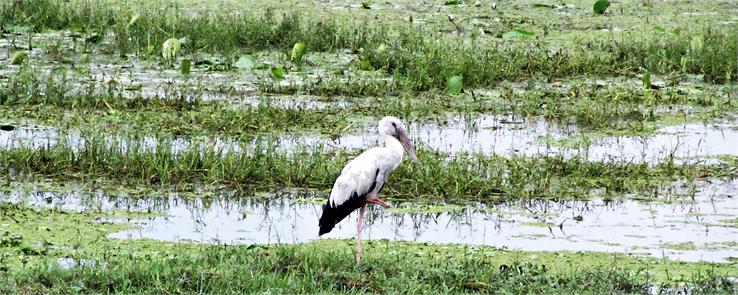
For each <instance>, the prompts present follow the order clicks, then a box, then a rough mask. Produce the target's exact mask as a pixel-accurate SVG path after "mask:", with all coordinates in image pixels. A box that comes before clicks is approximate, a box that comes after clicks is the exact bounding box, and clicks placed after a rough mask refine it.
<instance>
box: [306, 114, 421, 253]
mask: <svg viewBox="0 0 738 295" xmlns="http://www.w3.org/2000/svg"><path fill="white" fill-rule="evenodd" d="M377 129H378V130H379V135H381V136H382V139H384V147H375V148H372V149H369V150H367V151H364V152H363V153H361V155H359V156H358V157H356V158H354V159H353V160H351V161H350V162H349V163H348V164H346V167H344V168H343V170H341V175H339V176H338V178H337V179H336V182H335V183H334V184H333V189H332V190H331V196H330V198H329V199H328V202H327V203H326V204H325V205H323V214H322V215H321V216H320V220H319V222H318V225H319V226H320V231H319V232H318V235H319V236H322V235H323V234H326V233H328V232H330V231H331V230H332V229H333V227H334V226H336V224H337V223H338V222H340V221H341V220H343V219H344V218H346V216H348V215H349V214H351V212H353V211H354V210H356V209H359V217H358V218H357V219H356V262H357V263H358V262H361V221H362V219H364V209H365V207H366V204H367V203H372V204H377V205H380V206H382V207H384V208H389V204H387V203H386V202H385V201H383V200H382V199H380V198H379V197H377V194H378V193H379V191H381V190H382V187H383V186H384V182H385V181H386V180H387V177H389V175H390V173H392V171H393V170H395V168H397V166H399V165H400V163H401V162H402V156H403V155H404V151H407V153H408V155H410V158H412V159H413V161H415V162H416V163H418V157H417V155H416V154H415V148H414V147H413V144H412V143H411V142H410V138H408V137H407V134H406V133H405V126H404V125H403V124H402V122H401V121H400V120H399V119H397V118H395V117H384V118H382V120H380V121H379V125H378V126H377Z"/></svg>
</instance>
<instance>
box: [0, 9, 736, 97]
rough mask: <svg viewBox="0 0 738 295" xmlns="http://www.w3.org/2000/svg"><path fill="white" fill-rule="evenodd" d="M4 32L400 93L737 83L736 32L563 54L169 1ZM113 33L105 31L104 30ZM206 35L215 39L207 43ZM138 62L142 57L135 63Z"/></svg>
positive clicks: (31, 16) (620, 42)
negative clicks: (451, 85)
mask: <svg viewBox="0 0 738 295" xmlns="http://www.w3.org/2000/svg"><path fill="white" fill-rule="evenodd" d="M0 16H1V17H2V20H3V25H4V26H5V27H8V26H26V27H30V28H32V30H33V31H43V30H49V29H53V30H58V29H67V28H76V29H77V30H82V31H84V32H95V33H98V34H99V36H104V35H105V33H106V32H109V31H112V33H113V36H114V39H115V41H114V42H113V46H114V47H115V49H116V50H117V51H118V52H119V53H120V54H125V53H128V52H131V51H135V52H139V53H142V52H146V54H148V53H156V54H155V56H161V54H158V53H159V52H160V51H161V46H160V44H162V43H163V42H164V40H166V39H168V38H171V37H176V38H183V37H184V38H187V40H189V41H188V44H187V45H186V46H185V51H187V52H192V53H194V52H197V51H208V52H226V53H232V52H237V51H254V50H261V49H281V50H284V51H287V50H289V49H290V48H291V47H292V45H293V44H294V43H296V42H303V43H305V44H307V46H308V48H309V49H310V50H313V51H332V50H335V49H338V48H348V49H351V50H352V51H354V52H359V58H360V60H362V61H365V62H367V63H368V64H369V65H370V66H371V68H373V69H378V70H383V71H386V72H387V73H388V74H389V75H391V76H394V77H395V78H397V79H398V80H400V84H401V85H402V87H403V88H405V89H411V90H428V89H442V88H443V85H444V83H445V81H446V79H448V78H449V77H451V76H453V75H461V76H463V79H464V83H465V84H466V86H469V87H476V86H490V85H493V84H494V83H495V82H496V81H501V80H519V79H522V78H528V77H546V78H547V79H549V80H551V79H556V78H561V77H567V76H572V75H585V74H586V75H618V74H628V73H640V72H643V71H647V72H649V73H655V74H671V73H690V74H701V75H704V78H705V80H706V81H708V82H717V83H723V82H726V81H735V80H736V77H738V75H736V69H737V67H738V56H737V55H736V52H737V51H736V50H738V35H736V34H735V28H734V27H706V28H704V29H692V30H690V33H691V34H686V33H685V34H661V33H653V32H651V33H650V34H644V33H643V32H628V33H619V34H612V35H610V36H607V37H601V38H583V39H581V40H580V39H575V40H571V41H570V42H567V44H564V45H556V44H555V42H546V40H545V39H536V40H530V41H525V40H523V41H520V40H508V39H500V38H497V37H485V38H488V39H485V38H482V37H474V35H472V36H447V35H445V34H443V33H438V32H437V31H436V30H434V28H423V27H422V26H418V25H412V24H411V25H400V24H388V23H381V22H373V21H371V20H366V19H365V20H348V17H346V16H344V17H341V16H338V15H330V14H329V15H323V16H321V17H303V16H300V14H298V13H292V14H285V15H284V16H281V17H277V16H275V13H274V12H272V11H267V12H266V13H265V14H264V15H256V14H253V13H251V12H243V11H236V12H234V11H227V12H226V11H192V10H188V9H187V7H182V6H180V5H178V4H176V3H174V2H169V1H157V2H153V3H148V4H142V3H135V2H131V3H129V2H126V3H118V2H116V3H115V4H113V5H101V4H95V3H91V2H89V1H49V0H17V1H12V2H5V3H4V4H3V5H2V6H0ZM111 28H112V29H111ZM213 32H218V33H217V34H214V33H213ZM142 55H145V54H142Z"/></svg>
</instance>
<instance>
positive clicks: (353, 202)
mask: <svg viewBox="0 0 738 295" xmlns="http://www.w3.org/2000/svg"><path fill="white" fill-rule="evenodd" d="M378 175H379V169H377V173H376V174H375V175H374V182H373V183H372V186H371V187H369V190H367V192H371V191H372V190H374V188H375V187H376V186H377V176H378ZM365 198H366V194H363V195H359V194H358V193H356V192H354V194H353V195H352V196H351V197H350V198H349V199H348V200H347V201H346V202H343V204H341V205H339V206H336V207H335V208H333V207H332V206H331V201H330V200H328V201H327V202H326V203H325V205H323V214H321V215H320V220H318V225H319V226H320V231H318V236H322V235H324V234H327V233H329V232H330V231H331V230H333V228H334V227H335V226H336V224H338V223H339V222H341V220H343V219H344V218H346V216H349V214H351V212H354V210H356V209H359V208H361V206H364V204H366V199H365Z"/></svg>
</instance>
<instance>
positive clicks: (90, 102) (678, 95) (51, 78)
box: [0, 66, 738, 135]
mask: <svg viewBox="0 0 738 295" xmlns="http://www.w3.org/2000/svg"><path fill="white" fill-rule="evenodd" d="M66 73H67V72H66V71H63V70H59V69H57V70H54V71H51V72H49V73H44V72H43V71H41V70H39V69H37V68H35V67H32V66H28V67H24V68H22V69H21V70H20V71H19V72H17V73H15V74H13V75H11V76H10V77H9V78H8V79H7V81H6V82H5V83H4V84H5V87H3V88H2V89H0V106H7V108H3V109H2V110H0V114H2V115H4V116H5V117H8V118H13V119H32V120H34V121H35V122H37V123H44V124H49V125H57V126H58V125H61V126H68V127H83V129H84V127H86V126H90V125H94V126H100V125H103V126H107V127H108V128H117V129H125V130H136V131H143V132H157V133H169V134H175V135H197V134H208V133H209V134H212V133H218V134H221V135H247V134H251V133H254V132H284V131H298V130H310V131H319V132H321V133H324V134H331V135H336V134H339V133H341V131H342V130H343V131H345V130H348V127H349V125H350V124H351V123H356V122H350V121H351V120H350V119H348V117H352V118H353V119H354V120H358V121H360V120H361V119H360V118H361V117H364V116H367V117H371V116H376V114H382V115H395V116H398V117H402V118H405V119H407V120H414V119H427V118H429V117H439V118H445V117H446V116H447V115H448V114H449V113H464V114H478V113H485V114H511V113H512V114H516V115H523V116H543V117H544V118H545V119H547V120H550V121H553V122H557V123H562V124H576V125H577V126H579V127H581V128H582V129H585V130H588V131H602V132H629V133H636V134H649V133H652V132H654V131H655V130H656V127H657V124H656V122H659V121H668V120H669V119H670V118H672V117H673V113H670V112H665V111H664V107H675V108H681V107H684V106H689V107H691V108H692V110H691V111H690V112H689V114H687V113H682V114H683V116H682V120H681V121H682V123H684V122H689V121H710V120H713V119H716V118H720V117H722V116H725V115H726V114H729V113H732V112H735V111H736V110H738V105H737V104H736V100H735V99H733V98H732V97H731V94H730V93H731V92H730V90H729V89H721V88H719V87H717V86H714V85H713V86H705V87H704V88H705V89H699V90H698V89H694V88H690V87H666V88H662V89H659V90H655V89H649V90H642V89H637V87H630V86H629V84H627V83H626V84H623V85H615V86H608V87H602V86H601V85H596V84H592V83H591V81H588V80H585V81H579V80H574V81H571V82H570V83H569V84H568V85H565V86H564V87H549V86H546V83H545V82H541V83H536V82H535V81H529V82H528V84H527V85H528V86H526V87H523V86H515V85H503V86H500V87H497V88H495V89H494V91H493V94H490V93H480V94H474V93H473V92H472V93H469V94H465V95H447V94H445V93H443V92H439V91H427V92H423V93H420V94H416V93H412V92H402V94H400V95H398V96H378V97H359V98H341V97H323V98H321V99H322V100H326V101H331V100H333V99H337V100H339V101H341V102H343V103H344V106H342V107H340V108H338V107H332V108H301V107H287V106H282V105H279V104H275V103H272V102H271V101H270V97H269V96H268V95H263V96H262V95H260V98H259V101H258V102H259V103H258V106H252V105H251V103H250V102H247V103H239V102H238V101H239V100H240V99H242V96H243V95H244V94H241V93H237V94H232V95H228V94H224V95H225V96H226V97H225V99H221V100H206V99H205V98H206V97H207V95H210V94H212V93H210V92H207V91H195V90H193V91H182V90H178V86H173V89H169V88H167V89H165V91H164V94H163V95H162V94H153V95H151V96H144V95H143V94H142V93H134V92H130V91H128V90H127V89H128V88H129V85H123V84H117V83H114V84H100V83H98V82H94V81H93V82H81V83H82V84H81V85H80V82H77V81H76V80H75V78H70V77H69V76H67V74H66ZM93 80H94V79H93ZM508 84H509V83H508ZM344 86H345V87H348V88H350V89H353V88H351V87H354V86H356V85H344ZM380 88H381V87H380ZM380 88H372V89H375V90H371V91H380V90H379V89H380ZM296 94H297V95H299V94H300V93H296ZM321 95H325V93H321ZM231 101H233V102H231ZM93 122H94V123H93Z"/></svg>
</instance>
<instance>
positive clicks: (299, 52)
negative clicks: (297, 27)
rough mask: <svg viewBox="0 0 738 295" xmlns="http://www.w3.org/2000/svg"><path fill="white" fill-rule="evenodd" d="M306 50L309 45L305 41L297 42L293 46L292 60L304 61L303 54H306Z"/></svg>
mask: <svg viewBox="0 0 738 295" xmlns="http://www.w3.org/2000/svg"><path fill="white" fill-rule="evenodd" d="M306 51H307V45H305V43H302V42H298V43H295V46H292V56H290V60H292V62H300V61H302V56H303V55H305V52H306Z"/></svg>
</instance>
